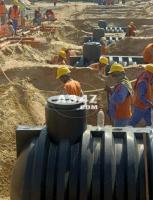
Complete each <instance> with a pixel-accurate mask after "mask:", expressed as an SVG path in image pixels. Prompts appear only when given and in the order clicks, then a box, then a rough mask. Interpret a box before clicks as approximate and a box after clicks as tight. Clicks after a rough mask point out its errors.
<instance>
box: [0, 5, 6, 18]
mask: <svg viewBox="0 0 153 200" xmlns="http://www.w3.org/2000/svg"><path fill="white" fill-rule="evenodd" d="M4 14H5V5H4V4H0V17H2V16H3V15H4Z"/></svg>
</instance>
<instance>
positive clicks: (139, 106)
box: [130, 64, 153, 127]
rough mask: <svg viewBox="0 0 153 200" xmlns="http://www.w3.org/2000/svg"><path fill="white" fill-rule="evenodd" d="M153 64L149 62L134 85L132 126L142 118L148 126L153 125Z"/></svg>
mask: <svg viewBox="0 0 153 200" xmlns="http://www.w3.org/2000/svg"><path fill="white" fill-rule="evenodd" d="M152 85H153V64H148V65H146V67H145V71H144V72H143V73H142V74H141V75H140V76H139V77H138V78H137V81H136V83H135V86H134V91H135V95H134V100H133V115H132V118H131V120H130V125H131V126H134V127H135V126H136V125H137V124H138V123H139V121H140V120H141V119H144V120H145V123H146V126H151V109H153V99H152V97H153V92H152Z"/></svg>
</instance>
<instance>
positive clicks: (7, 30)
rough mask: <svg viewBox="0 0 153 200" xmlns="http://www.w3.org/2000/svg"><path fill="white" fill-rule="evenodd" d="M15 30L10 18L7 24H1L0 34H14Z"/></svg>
mask: <svg viewBox="0 0 153 200" xmlns="http://www.w3.org/2000/svg"><path fill="white" fill-rule="evenodd" d="M14 34H15V31H14V29H13V23H12V21H11V20H9V21H8V22H7V23H6V24H4V25H2V26H0V36H6V37H8V36H13V35H14Z"/></svg>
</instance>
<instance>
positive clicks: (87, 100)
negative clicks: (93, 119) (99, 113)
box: [80, 94, 98, 110]
mask: <svg viewBox="0 0 153 200" xmlns="http://www.w3.org/2000/svg"><path fill="white" fill-rule="evenodd" d="M81 100H82V101H83V102H84V104H83V105H81V107H80V109H86V110H97V109H98V105H97V95H94V94H89V95H83V96H82V97H81Z"/></svg>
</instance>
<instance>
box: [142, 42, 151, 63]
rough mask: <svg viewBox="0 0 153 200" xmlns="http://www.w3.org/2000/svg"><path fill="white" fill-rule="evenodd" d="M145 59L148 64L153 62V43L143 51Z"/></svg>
mask: <svg viewBox="0 0 153 200" xmlns="http://www.w3.org/2000/svg"><path fill="white" fill-rule="evenodd" d="M143 59H144V62H146V63H151V62H152V61H153V43H151V44H148V45H147V46H146V47H145V49H144V51H143Z"/></svg>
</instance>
